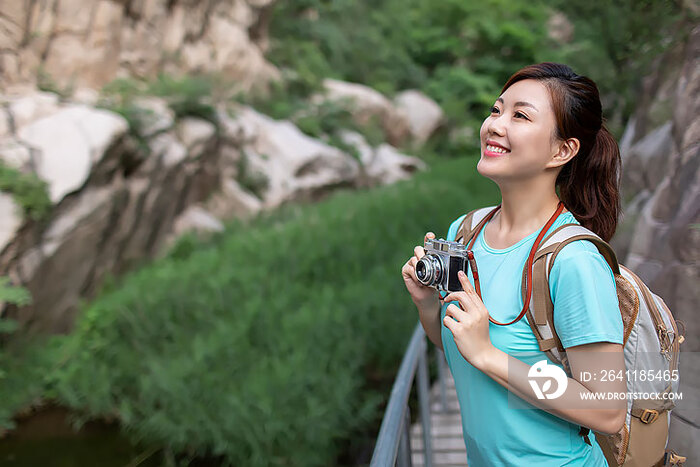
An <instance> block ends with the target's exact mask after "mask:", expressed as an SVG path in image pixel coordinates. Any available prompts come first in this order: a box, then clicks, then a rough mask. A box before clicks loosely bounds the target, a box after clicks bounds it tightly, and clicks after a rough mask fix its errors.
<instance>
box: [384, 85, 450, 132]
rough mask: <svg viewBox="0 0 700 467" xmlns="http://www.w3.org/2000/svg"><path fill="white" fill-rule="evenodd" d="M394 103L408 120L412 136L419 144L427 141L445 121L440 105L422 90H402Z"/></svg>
mask: <svg viewBox="0 0 700 467" xmlns="http://www.w3.org/2000/svg"><path fill="white" fill-rule="evenodd" d="M394 104H395V105H396V108H397V110H398V111H399V113H400V114H401V115H403V116H404V118H405V119H406V120H408V125H409V129H410V132H411V138H412V140H413V141H414V142H415V143H417V144H423V143H425V142H426V141H427V140H428V138H430V136H432V134H433V133H435V131H436V130H437V129H438V128H439V127H440V125H442V124H443V122H444V121H445V113H444V112H443V111H442V109H441V108H440V106H439V105H438V104H437V103H436V102H435V101H434V100H432V99H431V98H429V97H428V96H426V95H425V94H423V93H422V92H420V91H416V90H414V89H409V90H407V91H402V92H400V93H399V94H398V95H397V96H396V97H395V98H394Z"/></svg>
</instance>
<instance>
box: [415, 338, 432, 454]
mask: <svg viewBox="0 0 700 467" xmlns="http://www.w3.org/2000/svg"><path fill="white" fill-rule="evenodd" d="M427 353H428V346H427V344H426V342H425V339H423V340H422V341H421V349H420V351H419V352H418V406H419V407H420V418H421V425H422V427H423V454H424V456H425V461H424V462H425V467H432V465H433V446H432V436H431V434H432V432H431V427H430V396H429V394H430V389H429V388H428V355H427Z"/></svg>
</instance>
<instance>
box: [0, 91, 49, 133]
mask: <svg viewBox="0 0 700 467" xmlns="http://www.w3.org/2000/svg"><path fill="white" fill-rule="evenodd" d="M6 99H7V111H8V112H9V114H10V118H11V119H12V121H13V123H14V127H15V129H16V130H17V129H20V128H22V127H23V126H25V125H28V124H29V123H31V122H33V121H35V120H38V119H40V118H41V117H45V116H48V115H51V114H53V113H55V112H57V111H58V96H57V95H56V94H54V93H51V92H33V93H31V94H25V95H21V96H16V97H12V96H8V97H6Z"/></svg>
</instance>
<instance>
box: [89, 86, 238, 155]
mask: <svg viewBox="0 0 700 467" xmlns="http://www.w3.org/2000/svg"><path fill="white" fill-rule="evenodd" d="M226 87H227V86H226V85H224V84H222V83H221V79H220V78H219V77H217V76H214V75H211V76H210V75H201V76H182V77H174V76H170V75H164V74H161V75H158V77H157V78H156V79H154V80H152V81H141V80H136V79H130V78H119V79H116V80H114V81H112V82H110V83H108V84H107V85H105V86H104V87H103V88H102V99H101V101H100V106H101V107H103V108H106V109H109V110H111V111H113V112H116V113H118V114H120V115H121V116H123V117H124V118H125V119H126V121H127V122H128V123H129V131H130V133H131V134H132V135H133V136H134V137H135V138H136V139H137V140H138V141H140V142H143V140H144V135H143V129H144V128H146V127H147V126H148V124H149V122H150V121H152V120H153V118H155V115H154V114H153V112H152V111H150V110H148V109H145V108H143V107H141V106H139V105H138V101H137V99H138V98H139V97H144V96H157V97H160V98H162V99H164V100H165V101H166V103H167V104H168V106H169V107H170V109H171V110H172V111H173V113H174V114H175V118H176V119H178V118H183V117H188V116H189V117H197V118H201V119H204V120H207V121H210V122H212V123H214V124H215V125H218V118H217V116H216V110H215V109H214V106H213V102H214V101H215V100H216V99H217V98H218V96H219V95H220V94H225V93H226V91H225V88H226Z"/></svg>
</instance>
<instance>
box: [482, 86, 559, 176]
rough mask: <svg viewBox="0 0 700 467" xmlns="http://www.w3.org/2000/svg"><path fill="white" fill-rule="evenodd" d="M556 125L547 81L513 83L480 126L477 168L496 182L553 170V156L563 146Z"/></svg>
mask: <svg viewBox="0 0 700 467" xmlns="http://www.w3.org/2000/svg"><path fill="white" fill-rule="evenodd" d="M555 125H556V121H555V117H554V111H553V110H552V105H551V102H550V96H549V91H548V90H547V88H546V87H545V86H544V84H542V83H540V82H539V81H535V80H532V79H526V80H522V81H518V82H517V83H515V84H513V85H511V86H510V87H509V88H508V89H507V90H506V91H505V92H504V93H503V95H501V96H500V97H499V98H498V99H497V100H496V102H495V103H494V104H493V107H492V109H491V114H490V115H489V116H488V117H486V120H484V123H483V124H482V125H481V132H480V137H481V159H480V160H479V164H478V165H477V170H478V171H479V173H480V174H481V175H483V176H485V177H488V178H490V179H492V180H494V181H517V180H525V179H530V178H533V177H535V176H537V175H539V174H541V173H543V172H544V171H545V170H547V169H550V168H552V169H553V168H554V167H553V166H552V164H551V162H552V156H553V155H554V154H556V153H557V151H558V149H559V145H560V144H559V143H560V142H559V141H557V139H556V138H555V137H554V135H555ZM555 165H556V164H555Z"/></svg>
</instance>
